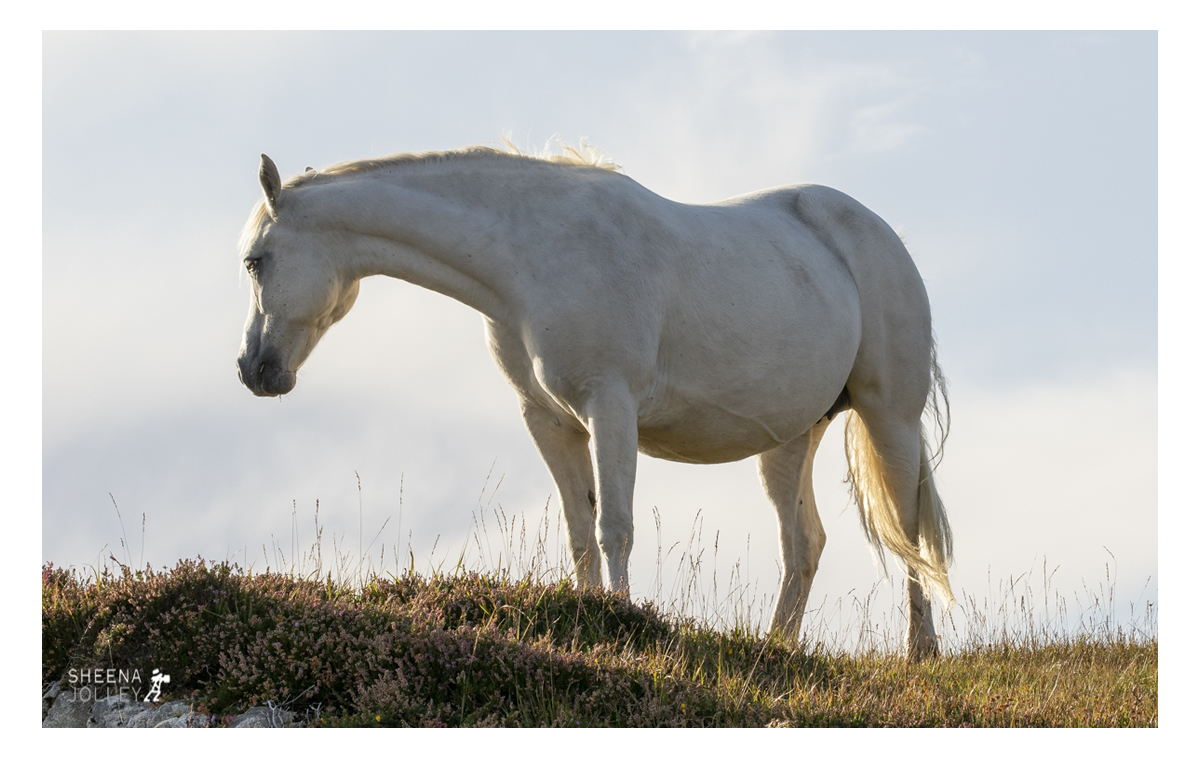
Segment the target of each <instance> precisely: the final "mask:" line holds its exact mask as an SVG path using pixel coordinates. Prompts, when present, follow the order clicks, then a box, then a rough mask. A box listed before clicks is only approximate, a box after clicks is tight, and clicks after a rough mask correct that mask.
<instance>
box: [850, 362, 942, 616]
mask: <svg viewBox="0 0 1199 758" xmlns="http://www.w3.org/2000/svg"><path fill="white" fill-rule="evenodd" d="M932 379H933V381H932V387H931V388H930V390H929V398H928V403H927V405H926V413H929V414H930V415H931V416H932V419H933V422H934V424H935V426H936V427H937V430H938V437H939V439H938V445H937V450H936V451H935V452H934V453H932V454H930V452H929V450H928V445H927V443H926V439H925V434H924V427H923V426H921V429H920V479H919V486H918V488H917V494H916V516H917V523H918V532H919V539H918V544H915V545H913V544H912V543H911V542H910V541H909V540H908V538H907V535H905V534H904V531H903V526H902V525H901V523H900V520H899V506H898V503H897V502H896V499H895V497H894V496H893V494H892V489H891V484H890V481H889V477H888V476H887V468H888V466H887V464H886V462H885V461H884V460H883V459H882V458H881V457H880V456H879V454H878V452H877V450H876V449H875V446H874V442H873V440H872V439H871V438H870V432H869V430H868V429H867V428H866V425H865V423H863V422H862V419H861V417H860V416H859V415H858V414H857V413H855V412H853V411H852V410H851V411H850V412H849V413H848V418H847V419H846V423H845V455H846V457H847V458H848V460H849V479H848V481H849V483H850V485H851V488H852V491H853V496H854V500H855V501H856V502H857V506H858V515H859V517H860V518H861V520H862V529H863V531H865V533H866V539H867V540H869V542H870V544H871V546H872V547H873V548H874V549H875V551H876V552H877V553H878V556H879V559H880V562H881V563H882V564H883V567H884V570H885V569H886V563H885V561H883V553H882V549H883V547H884V546H885V547H886V548H887V549H888V550H890V551H891V552H892V553H894V554H895V556H896V557H898V558H899V559H900V560H901V561H903V562H904V563H905V564H906V565H907V566H908V567H909V568H911V569H913V570H914V571H915V572H916V574H917V576H918V577H919V580H920V584H921V585H922V586H923V587H924V589H925V591H926V592H928V591H929V590H936V592H937V594H939V595H940V596H941V599H942V600H943V601H945V602H946V603H947V604H952V603H953V602H954V598H953V591H952V590H951V589H950V588H949V563H950V562H951V561H952V560H953V532H952V531H951V530H950V528H949V519H948V518H947V517H946V515H945V506H944V505H943V504H942V503H941V497H940V496H939V495H938V494H937V488H936V485H935V484H933V469H934V468H936V464H935V462H934V461H933V459H939V458H940V450H941V445H942V444H943V443H944V440H945V436H946V435H947V434H948V431H949V403H948V399H947V396H946V394H945V380H944V379H943V378H942V376H941V370H940V367H939V366H937V361H936V354H935V352H934V354H933V356H932ZM938 393H939V394H940V396H941V400H943V401H944V406H945V407H944V416H942V409H941V402H939V401H938V398H937V395H938Z"/></svg>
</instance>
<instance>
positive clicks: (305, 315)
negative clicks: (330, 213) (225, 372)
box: [237, 155, 358, 397]
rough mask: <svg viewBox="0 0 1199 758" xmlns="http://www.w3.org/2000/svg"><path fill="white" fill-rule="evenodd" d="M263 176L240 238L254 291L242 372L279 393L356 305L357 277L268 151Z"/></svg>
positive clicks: (259, 391) (248, 380) (264, 390)
mask: <svg viewBox="0 0 1199 758" xmlns="http://www.w3.org/2000/svg"><path fill="white" fill-rule="evenodd" d="M258 178H259V181H261V182H262V191H263V193H264V195H265V197H264V198H263V200H262V202H261V203H260V204H259V205H258V206H257V207H256V208H255V209H254V212H253V214H252V215H251V216H250V220H249V222H248V223H247V224H246V231H245V234H244V235H243V238H242V244H241V249H242V265H243V266H245V268H246V271H247V272H249V274H250V282H251V286H252V287H253V292H252V293H251V297H250V316H249V318H247V319H246V331H245V334H244V335H243V336H242V341H241V351H240V353H239V354H238V356H237V373H238V375H239V376H240V377H241V381H242V384H244V385H246V387H248V388H249V389H250V391H251V392H253V393H254V394H255V395H259V396H264V395H265V396H271V397H273V396H275V395H282V394H286V393H287V392H290V391H291V389H292V388H293V387H295V386H296V371H297V370H298V369H299V368H300V366H301V365H302V364H303V363H304V361H305V360H306V359H307V358H308V355H309V354H310V353H311V352H312V349H313V348H314V347H316V343H317V342H318V341H319V340H320V338H321V336H322V335H323V334H324V333H325V331H326V330H327V329H328V328H329V327H330V326H332V325H333V324H334V323H336V322H337V321H338V320H340V319H341V318H342V317H343V316H345V315H346V313H347V312H348V311H349V310H350V306H352V305H353V304H354V300H355V298H357V297H358V279H357V278H354V277H352V276H351V275H349V274H348V273H346V272H344V271H343V270H341V269H340V268H339V267H338V266H337V265H336V258H335V249H334V239H333V236H334V235H333V234H331V233H328V232H324V231H322V230H320V229H318V228H315V227H312V226H311V225H310V224H307V223H305V222H306V220H307V219H308V214H306V213H304V212H303V209H302V208H299V207H295V208H293V207H292V203H290V202H289V201H291V200H293V198H292V197H290V195H291V194H292V193H293V192H294V190H291V189H288V190H285V189H284V188H283V186H282V183H281V182H280V180H279V170H278V169H277V168H276V167H275V164H274V162H273V161H272V160H271V159H270V158H268V157H266V156H265V155H264V156H262V165H261V166H260V168H259V171H258ZM299 199H300V198H298V197H296V198H294V200H295V201H299ZM295 204H296V205H299V203H298V202H296V203H295Z"/></svg>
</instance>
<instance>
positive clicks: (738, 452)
mask: <svg viewBox="0 0 1199 758" xmlns="http://www.w3.org/2000/svg"><path fill="white" fill-rule="evenodd" d="M820 415H821V414H820V412H819V411H817V412H815V413H813V412H812V411H811V410H808V409H794V410H789V411H783V412H778V413H774V414H770V415H768V416H756V415H755V416H751V415H743V414H739V413H736V412H734V411H731V410H729V409H726V408H720V407H716V406H705V407H692V408H690V409H689V410H688V411H687V412H686V413H685V414H682V415H680V416H679V417H677V418H658V419H643V420H642V422H641V423H640V424H639V425H638V428H637V447H638V449H639V450H640V451H641V452H643V453H645V454H646V455H649V456H652V457H654V458H663V459H666V460H670V461H680V462H683V463H728V462H729V461H739V460H741V459H743V458H748V457H750V456H752V455H757V454H759V453H762V452H765V451H767V450H772V449H774V448H776V447H778V446H779V445H782V444H785V443H787V442H790V441H791V440H793V439H795V438H796V437H798V436H799V435H801V434H803V433H804V432H806V431H807V430H808V429H810V428H811V427H812V425H813V424H815V423H816V422H817V421H818V420H819V419H820Z"/></svg>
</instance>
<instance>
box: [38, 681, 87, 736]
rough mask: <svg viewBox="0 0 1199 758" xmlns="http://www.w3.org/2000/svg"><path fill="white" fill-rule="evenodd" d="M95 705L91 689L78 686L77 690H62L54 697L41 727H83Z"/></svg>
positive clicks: (85, 725)
mask: <svg viewBox="0 0 1199 758" xmlns="http://www.w3.org/2000/svg"><path fill="white" fill-rule="evenodd" d="M93 705H95V702H94V697H93V695H92V689H91V688H90V687H86V686H85V687H80V688H79V689H77V690H63V691H61V692H59V693H58V695H56V696H55V698H54V705H52V706H50V710H49V712H48V713H47V714H46V718H44V719H43V720H42V727H44V728H46V729H83V728H85V727H87V722H88V719H90V718H91V715H92V706H93Z"/></svg>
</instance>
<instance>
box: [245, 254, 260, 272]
mask: <svg viewBox="0 0 1199 758" xmlns="http://www.w3.org/2000/svg"><path fill="white" fill-rule="evenodd" d="M257 270H258V259H257V258H251V259H250V260H248V261H246V271H249V272H250V273H251V274H252V273H254V272H255V271H257Z"/></svg>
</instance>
